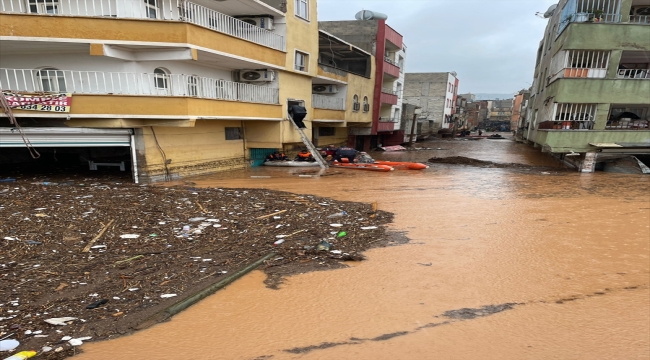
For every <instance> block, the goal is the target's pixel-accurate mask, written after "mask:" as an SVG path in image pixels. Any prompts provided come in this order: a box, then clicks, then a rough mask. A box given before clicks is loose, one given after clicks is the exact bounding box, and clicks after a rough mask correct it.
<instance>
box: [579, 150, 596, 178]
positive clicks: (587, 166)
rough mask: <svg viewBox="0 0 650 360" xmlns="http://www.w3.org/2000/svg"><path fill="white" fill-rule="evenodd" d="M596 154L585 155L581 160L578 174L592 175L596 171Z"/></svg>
mask: <svg viewBox="0 0 650 360" xmlns="http://www.w3.org/2000/svg"><path fill="white" fill-rule="evenodd" d="M597 155H598V153H596V152H593V151H592V152H588V153H585V158H584V160H582V164H581V166H580V172H583V173H592V172H594V170H595V169H596V157H597Z"/></svg>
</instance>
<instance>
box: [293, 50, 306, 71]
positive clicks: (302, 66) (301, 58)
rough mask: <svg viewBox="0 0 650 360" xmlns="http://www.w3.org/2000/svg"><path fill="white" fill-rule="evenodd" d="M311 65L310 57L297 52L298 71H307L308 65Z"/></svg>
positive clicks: (296, 63) (296, 66)
mask: <svg viewBox="0 0 650 360" xmlns="http://www.w3.org/2000/svg"><path fill="white" fill-rule="evenodd" d="M308 63H309V55H307V54H305V53H301V52H300V51H296V58H295V62H294V64H295V68H296V70H298V71H307V64H308Z"/></svg>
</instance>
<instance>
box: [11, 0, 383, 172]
mask: <svg viewBox="0 0 650 360" xmlns="http://www.w3.org/2000/svg"><path fill="white" fill-rule="evenodd" d="M316 8H317V4H316V0H294V1H278V0H263V1H262V0H229V1H211V0H193V1H184V0H94V1H93V0H0V87H1V88H2V91H3V94H4V96H5V98H6V99H7V100H8V102H9V104H10V106H11V107H12V112H13V115H14V117H15V118H16V121H17V122H18V124H19V125H20V126H21V128H22V129H23V133H24V134H25V136H26V138H27V139H28V140H29V141H30V142H31V144H32V145H33V146H34V147H35V148H36V149H37V150H38V151H39V152H40V153H41V158H40V159H38V160H36V163H37V164H39V163H41V162H47V161H49V160H48V159H51V158H52V154H56V158H57V159H59V160H61V159H66V160H67V161H69V162H71V163H76V164H77V165H80V166H88V167H89V168H91V169H92V168H93V167H95V168H96V167H97V166H110V165H117V164H119V165H121V166H122V167H123V168H125V170H126V171H128V168H129V167H130V168H131V172H132V175H133V178H134V180H135V181H136V182H153V181H162V180H169V179H177V178H181V177H185V176H191V175H200V174H207V173H213V172H218V171H226V170H232V169H241V168H245V167H248V166H257V165H260V164H261V162H262V161H263V158H264V157H265V156H266V155H267V154H268V153H269V152H272V151H273V150H275V149H280V148H284V149H290V148H293V147H296V146H297V145H299V144H301V141H300V136H299V135H298V133H297V131H296V130H294V128H293V126H292V124H291V123H290V122H289V121H288V120H287V115H286V114H287V108H288V105H290V104H295V103H298V104H302V105H304V106H305V107H306V108H307V110H308V115H307V118H306V121H305V124H306V125H307V127H308V129H307V133H308V134H311V135H313V138H314V142H315V143H316V144H317V145H323V144H324V143H345V142H346V141H347V138H348V135H347V134H348V129H349V128H350V127H367V126H370V124H371V121H372V113H371V109H372V107H371V106H370V104H369V103H368V102H367V101H366V102H364V101H365V100H364V99H366V98H367V99H372V98H373V94H372V91H373V83H374V69H373V68H372V66H373V64H374V59H373V58H372V56H371V55H370V54H368V53H366V52H364V51H363V50H361V49H358V48H356V47H354V46H352V45H350V44H347V43H345V42H344V41H342V40H340V39H337V38H336V37H334V36H331V35H329V34H326V33H323V32H319V30H318V21H317V11H316ZM325 42H326V43H327V46H325ZM330 45H332V47H330ZM15 130H16V129H15V127H14V125H13V124H12V123H11V121H8V119H7V118H5V119H4V120H2V119H0V155H2V156H0V164H2V162H4V163H5V165H7V164H10V165H15V164H17V163H18V164H20V163H27V164H30V163H32V162H34V161H35V160H33V159H31V157H29V155H28V154H29V153H28V151H27V148H26V145H25V143H24V142H23V139H22V137H21V136H20V134H19V133H18V132H17V131H15ZM125 164H126V165H125ZM116 171H119V170H117V169H116Z"/></svg>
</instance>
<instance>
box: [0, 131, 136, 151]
mask: <svg viewBox="0 0 650 360" xmlns="http://www.w3.org/2000/svg"><path fill="white" fill-rule="evenodd" d="M22 130H23V133H24V134H25V138H27V139H28V140H29V142H31V144H32V146H34V147H109V146H131V134H132V131H131V130H130V129H86V128H60V127H53V128H43V127H41V128H22ZM24 146H25V143H24V141H23V138H22V136H21V135H20V132H18V130H16V129H15V128H0V148H6V147H24Z"/></svg>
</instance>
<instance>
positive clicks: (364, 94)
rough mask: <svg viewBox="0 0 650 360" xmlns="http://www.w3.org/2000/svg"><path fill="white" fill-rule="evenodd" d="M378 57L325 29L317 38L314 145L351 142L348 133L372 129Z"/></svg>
mask: <svg viewBox="0 0 650 360" xmlns="http://www.w3.org/2000/svg"><path fill="white" fill-rule="evenodd" d="M375 66H376V65H375V57H374V56H373V55H371V54H370V53H369V52H367V51H365V50H363V49H361V48H360V47H357V46H354V45H352V44H350V43H348V42H346V41H345V40H343V39H340V38H337V37H335V36H334V35H332V34H329V33H327V32H325V31H323V30H320V31H319V37H318V70H317V74H318V75H317V77H316V78H314V79H313V84H314V85H313V87H312V91H313V95H312V106H313V107H314V112H313V124H314V127H313V139H314V140H313V142H314V144H316V146H327V145H329V144H334V145H344V144H347V143H348V133H349V132H350V131H354V130H356V129H363V128H365V129H369V128H370V127H371V126H372V106H373V104H374V99H373V94H374V89H375Z"/></svg>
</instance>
